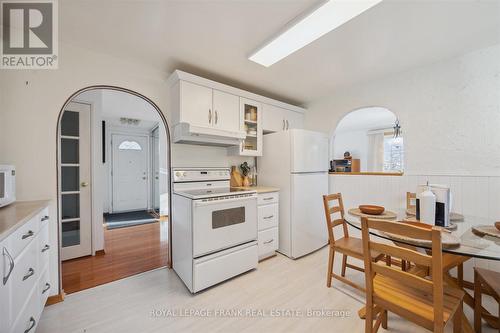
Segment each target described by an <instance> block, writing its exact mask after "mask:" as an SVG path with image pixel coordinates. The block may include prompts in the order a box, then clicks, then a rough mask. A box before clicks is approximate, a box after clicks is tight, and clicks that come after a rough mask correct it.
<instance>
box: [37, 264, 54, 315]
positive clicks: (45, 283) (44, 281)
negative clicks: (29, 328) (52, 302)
mask: <svg viewBox="0 0 500 333" xmlns="http://www.w3.org/2000/svg"><path fill="white" fill-rule="evenodd" d="M51 287H52V286H51V285H50V275H49V267H46V268H45V270H44V271H43V273H42V276H41V277H40V279H39V280H38V290H37V293H38V297H39V299H40V301H39V302H38V304H39V306H40V308H39V309H40V310H39V312H40V313H42V311H43V308H44V307H45V302H47V298H48V297H49V294H50V289H51Z"/></svg>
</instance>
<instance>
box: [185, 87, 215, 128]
mask: <svg viewBox="0 0 500 333" xmlns="http://www.w3.org/2000/svg"><path fill="white" fill-rule="evenodd" d="M180 84H181V113H182V114H181V122H186V123H190V124H191V125H196V126H201V127H211V126H212V125H213V119H214V110H213V108H212V88H207V87H204V86H200V85H198V84H194V83H191V82H186V81H181V83H180Z"/></svg>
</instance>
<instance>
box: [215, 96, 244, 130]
mask: <svg viewBox="0 0 500 333" xmlns="http://www.w3.org/2000/svg"><path fill="white" fill-rule="evenodd" d="M213 107H214V109H213V111H214V114H213V121H212V124H213V126H214V127H216V128H220V129H223V130H228V131H240V130H241V128H240V98H239V96H236V95H232V94H228V93H226V92H222V91H220V90H215V89H214V90H213Z"/></svg>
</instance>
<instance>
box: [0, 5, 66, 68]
mask: <svg viewBox="0 0 500 333" xmlns="http://www.w3.org/2000/svg"><path fill="white" fill-rule="evenodd" d="M0 4H1V18H2V32H1V36H2V42H1V47H2V52H1V56H2V59H1V63H0V68H3V69H57V65H58V59H57V46H58V45H57V37H58V36H57V30H58V29H57V2H56V1H55V0H40V1H29V2H28V1H2V2H1V3H0Z"/></svg>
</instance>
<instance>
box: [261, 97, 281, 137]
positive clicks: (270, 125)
mask: <svg viewBox="0 0 500 333" xmlns="http://www.w3.org/2000/svg"><path fill="white" fill-rule="evenodd" d="M285 112H286V110H285V109H282V108H280V107H277V106H274V105H270V104H263V105H262V127H263V129H264V132H266V133H269V132H280V131H284V130H285V129H286V127H285V126H286V125H285Z"/></svg>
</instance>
